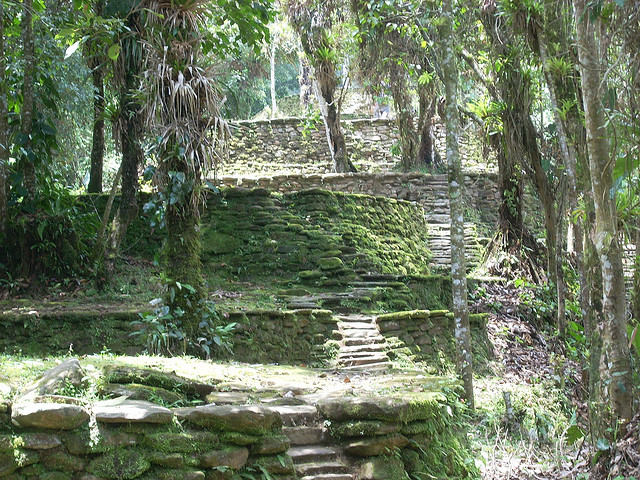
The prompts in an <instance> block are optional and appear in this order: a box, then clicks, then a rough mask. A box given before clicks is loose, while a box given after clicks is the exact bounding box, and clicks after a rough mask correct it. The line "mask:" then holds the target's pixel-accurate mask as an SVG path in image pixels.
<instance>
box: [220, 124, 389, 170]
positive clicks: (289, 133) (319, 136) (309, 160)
mask: <svg viewBox="0 0 640 480" xmlns="http://www.w3.org/2000/svg"><path fill="white" fill-rule="evenodd" d="M342 125H343V129H344V133H345V139H346V142H347V148H348V150H349V151H350V152H351V153H352V155H353V158H352V161H353V162H354V163H355V165H356V167H357V168H358V170H365V171H382V170H387V169H390V168H392V167H393V165H395V164H396V163H397V158H395V157H394V156H393V155H392V153H391V147H392V145H393V144H394V143H395V142H396V138H397V132H396V128H395V124H394V122H393V121H390V120H386V119H364V120H345V121H343V123H342ZM232 133H233V136H232V140H231V145H230V148H229V157H228V160H226V161H225V162H223V163H222V164H221V165H220V166H219V171H218V174H219V175H223V176H228V175H235V176H243V175H247V174H249V173H250V174H251V175H265V174H267V175H273V174H288V173H298V174H299V173H307V174H312V173H316V174H318V173H329V172H331V165H332V164H331V154H330V152H329V147H328V145H327V136H326V132H325V129H324V125H323V124H322V121H321V120H320V121H307V120H304V119H299V118H283V119H274V120H258V121H251V120H247V121H239V122H237V123H234V124H233V125H232Z"/></svg>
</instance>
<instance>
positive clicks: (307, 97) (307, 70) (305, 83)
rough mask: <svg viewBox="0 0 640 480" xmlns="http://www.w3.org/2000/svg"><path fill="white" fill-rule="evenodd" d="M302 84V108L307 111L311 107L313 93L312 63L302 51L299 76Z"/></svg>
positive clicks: (299, 81)
mask: <svg viewBox="0 0 640 480" xmlns="http://www.w3.org/2000/svg"><path fill="white" fill-rule="evenodd" d="M298 83H299V84H300V108H301V110H302V111H303V112H305V111H306V110H307V109H308V108H309V104H310V103H311V95H312V81H311V65H309V60H307V57H305V56H304V54H302V53H300V76H299V77H298Z"/></svg>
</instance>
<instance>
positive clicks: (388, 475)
mask: <svg viewBox="0 0 640 480" xmlns="http://www.w3.org/2000/svg"><path fill="white" fill-rule="evenodd" d="M406 477H407V473H406V472H405V469H404V463H403V462H402V459H401V458H399V457H397V456H395V455H386V456H381V457H374V458H372V459H371V460H368V461H366V462H365V463H363V464H362V467H361V469H360V476H359V477H358V478H359V479H360V480H404V479H406Z"/></svg>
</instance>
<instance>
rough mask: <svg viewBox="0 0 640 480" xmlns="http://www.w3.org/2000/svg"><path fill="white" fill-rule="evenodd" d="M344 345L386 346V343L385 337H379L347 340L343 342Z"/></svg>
mask: <svg viewBox="0 0 640 480" xmlns="http://www.w3.org/2000/svg"><path fill="white" fill-rule="evenodd" d="M342 344H343V345H344V346H345V347H354V346H359V345H386V342H385V341H384V337H383V336H381V335H378V336H377V337H364V338H362V337H355V338H345V339H344V340H343V341H342Z"/></svg>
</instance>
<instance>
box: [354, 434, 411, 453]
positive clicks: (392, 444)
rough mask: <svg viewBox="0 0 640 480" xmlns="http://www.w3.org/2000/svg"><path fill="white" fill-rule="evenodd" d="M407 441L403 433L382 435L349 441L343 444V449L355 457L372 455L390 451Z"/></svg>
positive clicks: (402, 445) (404, 444) (400, 446)
mask: <svg viewBox="0 0 640 480" xmlns="http://www.w3.org/2000/svg"><path fill="white" fill-rule="evenodd" d="M407 443H409V440H408V439H407V438H406V437H405V436H403V435H399V434H393V435H384V436H378V437H369V438H363V439H360V440H356V441H352V442H349V443H347V444H346V445H345V447H344V451H345V452H346V453H347V454H348V455H353V456H356V457H374V456H376V455H383V454H386V453H392V452H393V451H395V450H396V449H400V448H402V447H404V446H406V445H407Z"/></svg>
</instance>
